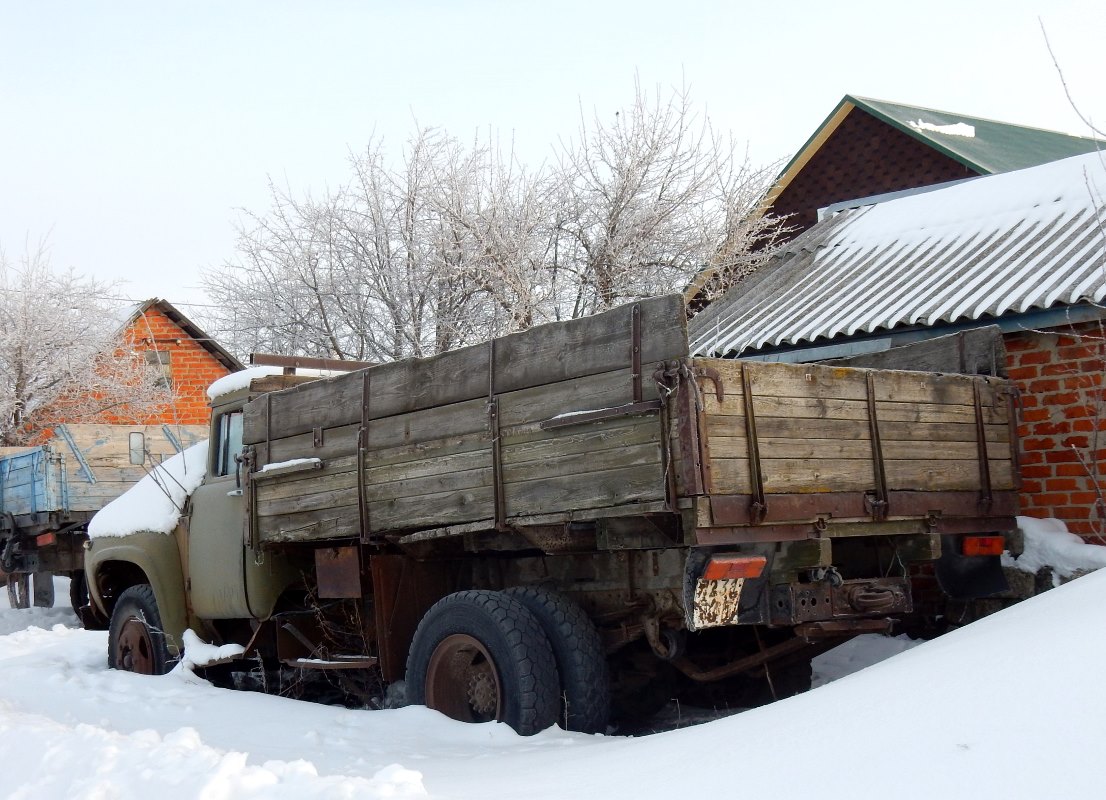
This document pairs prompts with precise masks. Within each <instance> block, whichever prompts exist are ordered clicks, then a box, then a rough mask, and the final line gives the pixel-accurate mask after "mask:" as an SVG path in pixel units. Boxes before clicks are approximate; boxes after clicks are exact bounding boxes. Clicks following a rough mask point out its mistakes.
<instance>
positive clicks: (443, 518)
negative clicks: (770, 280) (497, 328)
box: [255, 369, 665, 541]
mask: <svg viewBox="0 0 1106 800" xmlns="http://www.w3.org/2000/svg"><path fill="white" fill-rule="evenodd" d="M655 397H656V387H655V385H653V384H652V381H646V382H644V383H643V398H644V399H655ZM632 400H633V382H632V376H631V373H630V370H629V369H620V370H613V371H611V372H606V373H601V374H598V375H592V376H587V377H580V378H573V379H571V380H568V381H563V382H560V383H556V384H551V385H549V386H544V387H531V388H527V389H520V390H518V391H514V392H506V393H503V394H500V395H499V396H498V401H499V409H500V417H499V423H500V424H499V432H500V443H501V448H500V450H501V456H500V460H501V476H502V477H501V480H502V492H503V506H504V511H505V514H506V517H507V518H508V519H510V518H516V517H531V516H536V515H543V514H558V513H566V514H568V513H578V512H581V511H587V510H589V509H603V508H610V507H613V506H626V505H632V504H636V503H642V502H658V501H661V502H663V501H664V499H665V484H664V464H663V459H662V451H661V447H660V420H659V412H658V411H651V412H648V413H643V414H637V415H632V416H615V417H613V418H610V419H606V420H602V421H597V422H588V423H581V424H575V425H566V426H564V427H555V428H552V429H543V428H542V427H541V424H540V423H541V422H543V421H546V420H550V419H552V418H554V417H558V415H563V414H569V415H572V414H573V413H574V412H576V413H578V412H581V411H596V410H600V409H608V408H612V407H617V406H622V405H625V404H628V403H630V402H632ZM358 427H359V426H356V425H345V426H341V427H338V428H332V429H328V430H325V431H324V432H323V434H322V441H321V444H320V446H319V447H315V445H314V442H315V437H314V436H313V435H312V434H297V435H293V436H289V437H286V438H283V439H275V440H273V441H271V442H270V443H269V449H270V458H269V461H270V462H278V461H284V460H288V459H292V458H304V457H315V458H320V459H322V460H323V462H324V464H325V466H324V468H323V469H321V470H312V471H309V472H301V473H291V474H286V475H282V476H278V477H273V478H267V477H264V476H261V477H256V478H255V480H256V482H257V486H256V498H257V515H258V520H259V527H260V531H261V535H262V538H263V539H264V540H266V541H288V540H292V541H295V540H301V539H314V538H327V537H332V536H339V535H341V536H355V535H357V533H358V532H359V525H360V514H359V511H358V507H357V503H358V491H357V463H356V456H355V452H356V443H357V428H358ZM367 438H368V448H367V451H366V457H365V469H364V473H365V487H364V497H365V500H366V501H367V503H368V521H369V529H370V531H371V532H373V533H384V532H389V531H398V530H416V529H421V528H432V527H441V526H446V525H459V524H465V523H477V522H487V523H488V524H491V523H492V521H493V520H494V518H495V514H496V511H495V479H494V475H495V473H494V470H493V452H492V433H491V427H490V422H489V415H488V402H487V399H486V398H480V399H478V400H470V401H464V402H460V403H453V404H450V405H447V406H440V407H436V408H429V409H424V410H421V411H413V412H407V413H403V414H397V415H395V416H394V417H390V418H385V419H374V420H372V421H371V422H370V424H369V429H368V437H367Z"/></svg>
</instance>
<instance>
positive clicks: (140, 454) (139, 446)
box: [127, 431, 146, 467]
mask: <svg viewBox="0 0 1106 800" xmlns="http://www.w3.org/2000/svg"><path fill="white" fill-rule="evenodd" d="M127 446H128V449H129V450H130V457H131V464H133V465H135V466H136V467H141V466H142V465H143V464H145V463H146V434H144V433H142V432H141V431H135V432H134V433H132V434H131V435H130V436H129V437H128V442H127Z"/></svg>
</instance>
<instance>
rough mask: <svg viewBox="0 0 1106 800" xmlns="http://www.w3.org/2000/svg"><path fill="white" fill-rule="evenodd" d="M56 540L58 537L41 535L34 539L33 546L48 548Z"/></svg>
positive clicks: (48, 534) (47, 534) (50, 534)
mask: <svg viewBox="0 0 1106 800" xmlns="http://www.w3.org/2000/svg"><path fill="white" fill-rule="evenodd" d="M57 540H58V537H57V536H55V535H54V534H52V533H43V534H40V535H38V536H36V537H35V544H37V545H38V546H39V547H49V546H50V545H52V544H53V543H54V542H56V541H57Z"/></svg>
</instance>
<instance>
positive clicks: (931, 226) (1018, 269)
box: [689, 153, 1106, 355]
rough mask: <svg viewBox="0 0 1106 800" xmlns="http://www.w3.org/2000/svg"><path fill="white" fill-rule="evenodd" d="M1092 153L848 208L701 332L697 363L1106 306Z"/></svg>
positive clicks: (722, 303)
mask: <svg viewBox="0 0 1106 800" xmlns="http://www.w3.org/2000/svg"><path fill="white" fill-rule="evenodd" d="M1104 158H1106V157H1104V156H1102V155H1101V154H1099V153H1091V154H1089V155H1084V156H1075V157H1073V158H1067V159H1064V160H1062V161H1057V162H1054V163H1051V164H1045V165H1043V166H1039V167H1032V168H1030V169H1024V170H1019V171H1016V172H1008V173H1004V174H1001V175H992V176H987V177H983V178H977V179H975V180H971V181H966V182H963V183H958V184H956V185H953V186H949V187H948V188H945V189H938V190H936V191H931V192H927V193H925V194H919V195H914V196H910V197H901V198H897V199H893V200H888V201H885V202H882V203H876V204H873V205H870V206H866V207H863V208H857V209H852V210H848V211H843V212H841V213H840V214H837V215H836V216H834V217H831V218H829V219H826V220H823V221H822V222H819V223H818V224H817V225H815V226H814V227H813V228H811V229H810V230H809V231H807V232H806V233H804V234H803V235H801V236H799V237H797V238H796V239H795V240H794V241H792V242H790V243H789V244H788V245H786V246H785V247H784V248H783V249H782V250H781V251H780V252H779V253H778V254H777V255H776V256H775V257H774V258H773V261H772V262H771V263H770V264H769V265H767V266H766V267H763V268H762V269H761V270H760V271H759V272H758V273H757V274H756V275H754V276H753V277H752V278H751V279H749V280H747V281H745V282H743V283H741V284H739V285H738V286H736V287H735V288H734V289H733V290H731V291H730V292H728V293H727V294H726V295H724V296H723V297H722V298H721V299H720V300H718V301H716V302H715V303H714V304H712V305H711V306H709V307H708V308H707V309H706V311H704V312H703V313H702V314H700V315H699V316H697V317H696V318H695V319H693V320H692V321H691V324H690V326H689V327H690V331H689V333H690V339H691V351H692V353H693V354H695V355H708V354H714V355H730V354H740V353H742V352H743V351H746V350H756V349H759V348H765V347H778V346H784V345H791V344H796V343H799V342H814V341H815V340H818V339H833V338H835V337H838V336H852V335H854V334H862V333H874V332H876V331H878V330H890V329H893V328H896V327H900V326H913V325H924V326H930V325H935V324H938V323H940V322H955V321H957V320H965V319H979V318H980V317H983V316H985V315H990V316H995V317H998V316H1002V315H1004V314H1011V313H1015V314H1016V313H1023V312H1025V311H1028V310H1030V309H1033V308H1049V307H1052V306H1055V305H1060V304H1076V303H1080V302H1085V301H1092V302H1100V301H1102V300H1103V299H1104V298H1106V236H1104V235H1103V229H1102V227H1101V226H1102V225H1103V224H1104V223H1106V199H1104V198H1106V163H1104Z"/></svg>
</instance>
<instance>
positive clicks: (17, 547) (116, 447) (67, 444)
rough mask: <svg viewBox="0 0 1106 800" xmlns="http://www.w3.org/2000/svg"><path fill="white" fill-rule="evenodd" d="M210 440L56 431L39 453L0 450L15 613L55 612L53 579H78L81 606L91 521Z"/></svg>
mask: <svg viewBox="0 0 1106 800" xmlns="http://www.w3.org/2000/svg"><path fill="white" fill-rule="evenodd" d="M206 436H207V426H203V425H174V426H170V425H94V424H91V425H90V424H84V425H59V426H57V427H56V428H55V429H54V435H53V437H52V438H51V439H50V440H49V441H47V442H45V443H44V444H42V445H40V446H38V447H7V448H0V572H2V575H3V577H6V578H7V586H8V597H9V600H10V601H11V604H12V606H13V607H16V608H26V607H27V606H29V605H30V603H31V602H32V599H33V601H34V604H35V605H42V606H50V605H53V576H54V575H55V574H60V575H69V576H70V577H71V578H73V579H74V580H73V582H72V586H71V589H72V595H73V596H72V597H71V600H73V601H75V602H76V601H79V600H80V599H81V597H82V595H83V588H82V581H83V563H84V558H83V556H84V543H85V542H86V541H87V539H88V533H87V531H88V523H89V521H90V520H91V519H92V517H93V515H95V513H96V512H97V511H99V510H100V509H101V508H103V507H104V506H105V505H107V504H108V503H109V502H111V501H112V500H114V499H115V498H116V497H118V496H119V495H121V494H122V493H123V492H125V491H126V490H127V489H129V488H130V487H131V486H133V485H134V484H135V483H136V482H138V481H139V480H140V479H141V478H142V477H143V476H144V475H145V474H146V470H147V469H148V468H149V467H150V466H152V464H155V463H158V462H160V461H161V460H162V459H164V458H168V457H169V456H172V455H174V454H176V453H178V452H180V451H181V450H182V449H183V448H185V447H190V446H191V445H193V444H195V443H196V442H197V441H199V440H200V439H203V438H204V437H206ZM32 585H33V592H32V591H31V587H32Z"/></svg>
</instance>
